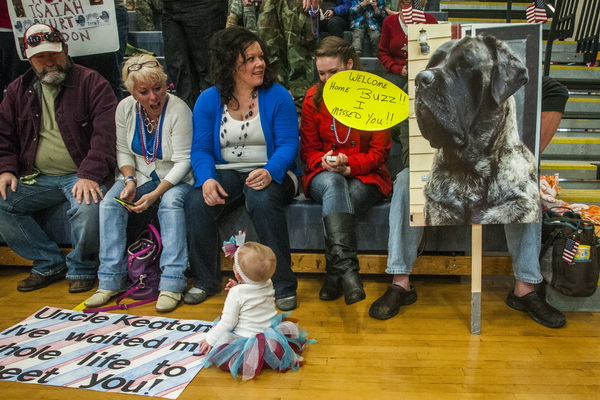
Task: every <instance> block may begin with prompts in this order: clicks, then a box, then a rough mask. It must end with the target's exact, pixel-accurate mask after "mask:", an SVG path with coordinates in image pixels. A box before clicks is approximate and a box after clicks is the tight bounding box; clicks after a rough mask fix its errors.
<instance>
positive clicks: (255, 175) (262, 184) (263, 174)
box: [246, 168, 273, 190]
mask: <svg viewBox="0 0 600 400" xmlns="http://www.w3.org/2000/svg"><path fill="white" fill-rule="evenodd" d="M272 180H273V178H271V173H270V172H269V171H267V170H266V169H264V168H257V169H255V170H254V171H252V172H250V173H249V174H248V177H247V178H246V186H248V187H249V188H252V189H254V190H263V189H264V188H266V187H267V186H269V184H270V183H271V181H272Z"/></svg>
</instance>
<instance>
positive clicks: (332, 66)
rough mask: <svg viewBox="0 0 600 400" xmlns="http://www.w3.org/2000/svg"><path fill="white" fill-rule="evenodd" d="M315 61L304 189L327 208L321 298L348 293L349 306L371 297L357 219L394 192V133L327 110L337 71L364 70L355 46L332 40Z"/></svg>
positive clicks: (306, 113)
mask: <svg viewBox="0 0 600 400" xmlns="http://www.w3.org/2000/svg"><path fill="white" fill-rule="evenodd" d="M315 57H316V64H317V70H318V71H319V76H320V79H321V80H320V82H319V83H317V84H316V85H315V86H313V87H312V88H310V89H309V90H308V91H307V92H306V97H305V100H304V104H303V106H302V123H301V125H300V134H301V141H300V156H301V158H302V161H303V162H304V164H306V170H305V172H304V175H303V177H302V187H303V189H304V193H305V195H306V196H307V197H312V198H313V199H314V200H315V201H317V202H319V203H321V204H322V206H323V224H324V226H325V247H326V250H325V256H326V260H327V263H326V272H327V275H326V277H325V282H324V283H323V287H322V288H321V291H320V292H319V298H320V299H321V300H335V299H338V298H340V297H341V296H342V294H343V295H344V298H345V301H346V304H348V305H349V304H353V303H356V302H358V301H361V300H364V298H365V291H364V290H363V287H362V282H361V279H360V275H359V273H358V271H359V269H360V267H359V265H358V258H357V249H356V246H357V244H356V225H355V216H356V215H358V214H360V213H363V212H365V211H366V210H368V209H369V208H371V207H372V206H373V205H374V204H375V203H377V202H378V201H380V200H381V199H382V197H384V196H388V195H389V194H390V192H391V189H392V184H391V180H390V174H389V172H388V170H387V169H386V167H385V162H386V160H387V158H388V155H389V150H390V147H391V139H390V131H389V130H385V131H375V132H367V131H361V130H358V129H354V128H350V127H348V126H345V125H344V124H342V123H341V122H339V121H337V120H336V119H335V118H334V117H333V116H332V115H331V114H330V113H329V111H328V110H327V108H326V107H325V104H324V102H323V87H324V85H325V82H327V80H328V79H329V78H330V77H331V76H333V75H334V74H335V73H337V72H340V71H345V70H349V69H357V67H359V66H360V58H359V57H358V55H357V54H356V52H355V51H354V48H353V47H352V45H351V44H349V43H347V42H345V41H344V40H343V39H340V38H339V37H336V36H330V37H327V38H325V39H323V40H322V41H321V43H320V44H319V46H318V48H317V50H316V51H315Z"/></svg>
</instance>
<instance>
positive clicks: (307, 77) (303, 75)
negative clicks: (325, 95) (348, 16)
mask: <svg viewBox="0 0 600 400" xmlns="http://www.w3.org/2000/svg"><path fill="white" fill-rule="evenodd" d="M243 2H244V5H249V4H251V3H252V1H250V0H243ZM311 7H312V9H313V10H317V9H318V8H319V1H318V0H263V1H262V5H261V8H260V13H259V15H258V36H260V38H261V39H262V40H263V41H264V42H265V44H266V48H267V49H269V60H270V61H271V66H272V67H273V69H274V70H275V71H276V73H277V79H278V81H279V83H281V84H282V85H283V86H284V87H286V88H287V89H288V90H289V91H290V93H291V94H292V97H293V98H294V102H295V103H296V109H297V110H301V109H302V102H303V100H304V94H305V93H306V91H307V90H308V88H309V87H311V86H312V84H313V81H314V80H315V75H314V68H313V59H312V52H313V50H314V46H315V42H316V41H315V37H314V34H313V33H312V32H311V23H310V20H309V17H308V11H309V9H310V8H311ZM317 23H318V16H317ZM314 33H315V34H316V32H314Z"/></svg>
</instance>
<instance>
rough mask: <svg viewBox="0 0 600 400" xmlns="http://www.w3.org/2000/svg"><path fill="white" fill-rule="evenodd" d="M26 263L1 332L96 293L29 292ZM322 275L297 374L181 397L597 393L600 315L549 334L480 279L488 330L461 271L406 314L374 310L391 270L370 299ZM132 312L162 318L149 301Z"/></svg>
mask: <svg viewBox="0 0 600 400" xmlns="http://www.w3.org/2000/svg"><path fill="white" fill-rule="evenodd" d="M28 270H29V269H28V268H27V267H6V266H0V304H1V308H0V331H2V330H4V329H6V328H8V327H9V326H12V325H14V324H16V323H18V322H20V321H21V320H23V319H25V318H26V317H27V316H29V315H30V314H32V313H34V312H35V311H37V310H38V309H40V308H41V307H42V306H45V305H50V306H56V307H62V308H67V309H70V308H74V307H76V306H77V305H78V304H80V303H81V302H82V301H83V300H85V299H86V298H87V296H88V295H90V294H91V292H90V293H87V294H85V293H84V294H76V295H75V294H68V293H67V283H66V282H58V283H55V284H53V285H51V286H50V287H48V288H45V289H42V290H38V291H35V292H31V293H20V292H17V290H16V284H17V281H18V280H19V279H23V278H25V277H26V276H27V274H28ZM321 279H322V277H319V276H317V275H306V274H303V275H300V279H299V281H300V282H299V289H298V295H299V301H300V305H299V308H298V309H297V310H295V311H294V313H293V316H294V317H296V318H298V319H299V320H300V325H302V326H303V327H305V328H306V329H307V331H308V333H309V335H310V336H311V337H312V338H315V339H317V340H318V343H317V344H315V345H311V346H309V347H308V348H307V350H306V351H305V353H304V356H305V358H306V365H304V366H303V367H302V368H301V370H300V371H295V372H288V373H286V374H279V373H275V372H273V371H264V372H263V373H262V374H261V375H260V376H259V377H258V378H257V379H256V380H254V381H249V382H236V381H234V380H233V378H232V377H231V376H230V375H229V374H228V373H226V372H222V371H220V370H216V369H214V368H208V369H204V370H201V371H200V372H199V373H198V375H197V376H196V377H195V378H194V380H193V381H192V382H191V383H190V385H189V386H188V387H187V389H185V390H184V392H183V394H182V395H181V396H180V397H179V399H182V400H187V399H194V400H198V399H210V400H213V399H235V400H241V399H243V400H248V399H261V400H262V399H310V400H320V399H323V400H338V399H344V400H351V399H378V400H384V399H402V400H411V399H434V400H437V399H461V400H462V399H482V400H483V399H485V400H496V399H497V400H499V399H511V400H537V399H539V400H542V399H543V400H570V399H600V313H597V314H594V313H584V312H582V313H574V312H571V313H567V318H568V324H567V326H566V327H565V328H563V329H558V330H553V329H548V328H544V327H542V326H540V325H538V324H536V323H534V322H533V321H532V320H531V319H530V318H529V317H528V316H527V315H526V314H525V313H522V312H518V311H515V310H512V309H510V308H508V307H507V306H506V305H505V304H504V299H505V297H506V294H507V292H508V291H509V290H510V288H511V285H512V280H511V279H510V278H508V277H493V278H490V277H484V281H483V295H482V334H481V335H471V334H470V333H469V322H470V298H471V296H470V283H469V281H468V278H460V277H432V276H427V277H425V276H422V277H415V278H414V283H415V285H416V287H417V290H418V293H419V300H418V301H417V302H416V303H415V304H413V305H411V306H408V307H405V308H404V309H403V310H402V311H401V313H400V315H399V316H397V317H395V318H393V319H391V320H388V321H377V320H374V319H372V318H370V317H369V316H368V308H369V306H370V304H371V302H372V301H373V300H375V299H376V298H377V297H378V296H380V295H381V294H382V293H383V292H384V291H385V288H386V280H385V277H383V276H373V277H366V278H365V288H366V291H367V300H366V301H363V302H360V303H358V304H355V305H353V306H346V305H345V304H344V303H343V300H341V299H340V300H339V301H335V302H323V301H319V300H318V298H317V293H318V290H319V285H320V280H321ZM224 298H225V294H224V293H223V294H221V295H219V296H215V297H213V298H210V299H209V300H207V301H206V302H205V303H203V304H201V305H198V306H187V305H182V306H181V307H180V308H178V309H177V310H176V311H174V312H173V313H171V314H166V315H165V316H168V317H173V318H184V319H200V320H212V319H214V318H215V317H217V316H218V315H219V313H220V311H221V307H222V304H223V301H224ZM129 313H130V314H137V315H157V314H156V312H155V310H154V308H153V306H144V307H140V308H136V309H133V310H129ZM69 397H71V398H76V399H78V400H87V399H90V400H91V399H94V400H99V399H111V400H112V399H114V400H119V399H128V398H130V399H138V400H139V399H140V398H142V397H141V396H135V395H125V394H107V393H103V392H96V391H89V390H83V389H65V388H59V387H52V386H44V385H37V384H25V383H14V382H0V399H3V400H9V399H10V400H12V399H20V400H24V399H31V400H34V399H35V400H37V399H44V400H45V399H60V400H64V399H66V398H69Z"/></svg>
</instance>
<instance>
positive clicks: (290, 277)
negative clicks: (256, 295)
mask: <svg viewBox="0 0 600 400" xmlns="http://www.w3.org/2000/svg"><path fill="white" fill-rule="evenodd" d="M247 176H248V173H242V172H238V171H233V170H217V178H218V181H219V183H220V184H221V186H222V187H223V189H225V192H227V194H228V195H229V196H228V197H226V198H225V204H217V205H215V206H209V205H207V204H206V203H205V202H204V197H203V196H202V187H196V188H194V190H192V191H190V193H189V194H188V197H187V199H186V201H185V214H186V219H187V221H188V225H187V231H188V240H189V251H190V267H191V270H192V274H193V276H194V278H195V279H196V282H195V284H194V286H195V287H197V288H199V289H202V290H205V291H206V292H207V293H208V294H209V295H214V294H217V293H219V292H220V291H221V288H222V287H221V269H220V261H221V258H220V256H219V251H220V249H221V245H220V244H219V237H218V236H219V235H218V233H219V232H218V226H219V225H218V224H219V221H220V220H221V218H222V217H224V216H226V215H227V214H230V213H231V212H233V211H234V210H235V209H237V208H238V207H240V206H242V205H243V204H245V206H246V210H247V211H248V214H250V218H251V220H252V224H253V225H254V229H255V231H256V234H257V236H258V241H259V242H260V243H261V244H264V245H265V246H269V247H270V248H271V249H272V250H273V252H274V253H275V256H276V257H277V267H276V270H275V274H274V275H273V277H272V278H271V279H272V280H273V286H274V288H275V298H277V299H280V298H285V297H289V296H294V295H295V294H296V288H297V286H298V281H297V280H296V275H295V274H294V272H293V271H292V267H291V265H292V262H291V254H290V240H289V234H288V228H287V220H286V217H285V212H284V207H285V205H286V204H288V203H289V202H290V201H291V200H292V199H293V197H294V192H295V189H294V184H293V182H292V180H291V178H290V177H289V176H287V175H286V177H285V179H284V180H283V182H282V183H281V184H279V183H277V182H275V181H272V182H271V183H270V184H269V186H267V187H266V188H264V189H262V190H254V189H251V188H249V187H248V186H246V185H245V183H244V181H245V180H246V177H247ZM231 234H232V235H233V234H234V232H231Z"/></svg>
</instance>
